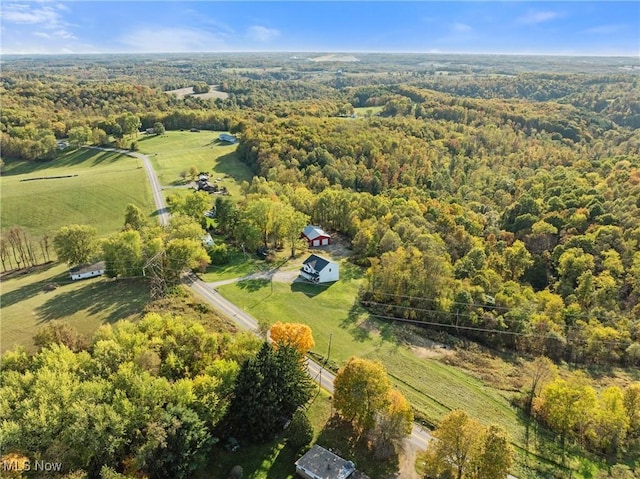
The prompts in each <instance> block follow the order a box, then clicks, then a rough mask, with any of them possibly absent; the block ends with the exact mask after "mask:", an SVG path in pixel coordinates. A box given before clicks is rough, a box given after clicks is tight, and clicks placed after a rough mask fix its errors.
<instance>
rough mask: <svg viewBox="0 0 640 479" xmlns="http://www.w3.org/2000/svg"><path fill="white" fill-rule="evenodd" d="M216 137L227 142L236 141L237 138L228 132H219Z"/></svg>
mask: <svg viewBox="0 0 640 479" xmlns="http://www.w3.org/2000/svg"><path fill="white" fill-rule="evenodd" d="M218 139H219V140H220V141H226V142H227V143H238V139H237V138H236V137H235V136H233V135H230V134H229V133H220V136H219V137H218Z"/></svg>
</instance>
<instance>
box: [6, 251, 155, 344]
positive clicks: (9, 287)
mask: <svg viewBox="0 0 640 479" xmlns="http://www.w3.org/2000/svg"><path fill="white" fill-rule="evenodd" d="M51 284H55V285H56V286H57V288H55V289H53V290H51V291H46V290H45V287H46V286H47V285H51ZM0 286H1V295H0V304H2V323H1V325H0V335H1V337H2V342H1V343H0V347H1V350H2V352H5V351H7V350H10V349H13V348H14V347H15V346H18V345H21V346H25V347H26V348H27V349H32V348H33V335H34V334H35V333H36V332H37V330H38V329H39V328H40V327H42V326H45V325H46V324H49V323H50V322H52V321H57V320H64V321H65V322H67V323H68V324H69V325H71V326H72V327H74V328H75V329H76V330H77V331H78V332H79V333H81V334H84V335H87V336H90V335H91V334H92V333H93V332H95V330H96V329H97V328H98V327H99V326H100V325H102V324H105V323H114V322H116V321H118V320H121V319H133V318H136V317H137V316H138V315H139V313H140V311H141V310H142V308H143V307H144V305H145V304H146V303H147V302H148V298H149V290H148V285H147V284H145V283H143V282H138V281H114V280H109V279H106V278H95V279H88V280H83V281H75V282H72V281H71V280H70V279H69V274H68V267H67V265H65V264H51V265H45V266H42V267H39V268H37V270H36V271H35V272H33V273H30V274H21V275H16V276H12V277H9V278H7V277H6V276H5V278H3V280H2V283H1V285H0Z"/></svg>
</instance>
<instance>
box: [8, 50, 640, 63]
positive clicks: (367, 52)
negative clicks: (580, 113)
mask: <svg viewBox="0 0 640 479" xmlns="http://www.w3.org/2000/svg"><path fill="white" fill-rule="evenodd" d="M237 53H251V54H276V53H277V54H301V53H302V54H324V55H329V54H333V55H337V54H339V55H348V54H359V55H362V54H365V55H371V54H374V55H376V54H377V55H381V54H384V55H472V56H473V55H477V56H486V55H497V56H539V57H591V58H630V59H638V60H640V51H639V52H638V53H631V54H623V53H610V54H608V53H564V52H558V53H548V52H547V53H543V52H455V51H451V52H440V51H415V50H406V51H384V50H334V51H330V50H227V51H183V52H154V51H148V52H125V51H121V52H118V51H113V52H38V53H34V52H10V53H5V52H2V51H0V57H3V56H73V55H76V56H83V55H229V54H237ZM328 61H329V60H328ZM638 66H639V67H640V63H639V64H638Z"/></svg>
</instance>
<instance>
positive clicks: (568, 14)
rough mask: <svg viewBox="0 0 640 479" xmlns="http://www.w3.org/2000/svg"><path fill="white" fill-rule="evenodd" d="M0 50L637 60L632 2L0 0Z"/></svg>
mask: <svg viewBox="0 0 640 479" xmlns="http://www.w3.org/2000/svg"><path fill="white" fill-rule="evenodd" d="M0 42H1V43H0V45H1V46H0V52H1V53H2V54H58V53H164V52H167V53H168V52H238V51H257V52H260V51H288V52H420V53H499V54H553V55H598V56H600V55H602V56H612V55H616V56H617V55H620V56H638V57H640V2H639V1H637V0H630V1H598V2H589V1H567V2H550V1H503V2H484V1H448V2H443V1H410V2H400V1H373V2H371V1H322V2H316V1H257V2H256V1H234V2H219V1H202V0H201V1H180V2H176V1H126V2H125V1H99V0H96V1H56V0H51V1H49V0H39V1H30V0H2V2H1V4H0ZM639 60H640V59H639Z"/></svg>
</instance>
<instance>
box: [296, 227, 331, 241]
mask: <svg viewBox="0 0 640 479" xmlns="http://www.w3.org/2000/svg"><path fill="white" fill-rule="evenodd" d="M302 234H303V235H305V236H306V238H307V239H309V240H314V239H316V238H318V237H320V236H326V237H330V236H329V234H327V233H326V232H325V231H324V230H323V229H322V228H320V227H319V226H313V225H309V226H305V228H304V229H303V230H302Z"/></svg>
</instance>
